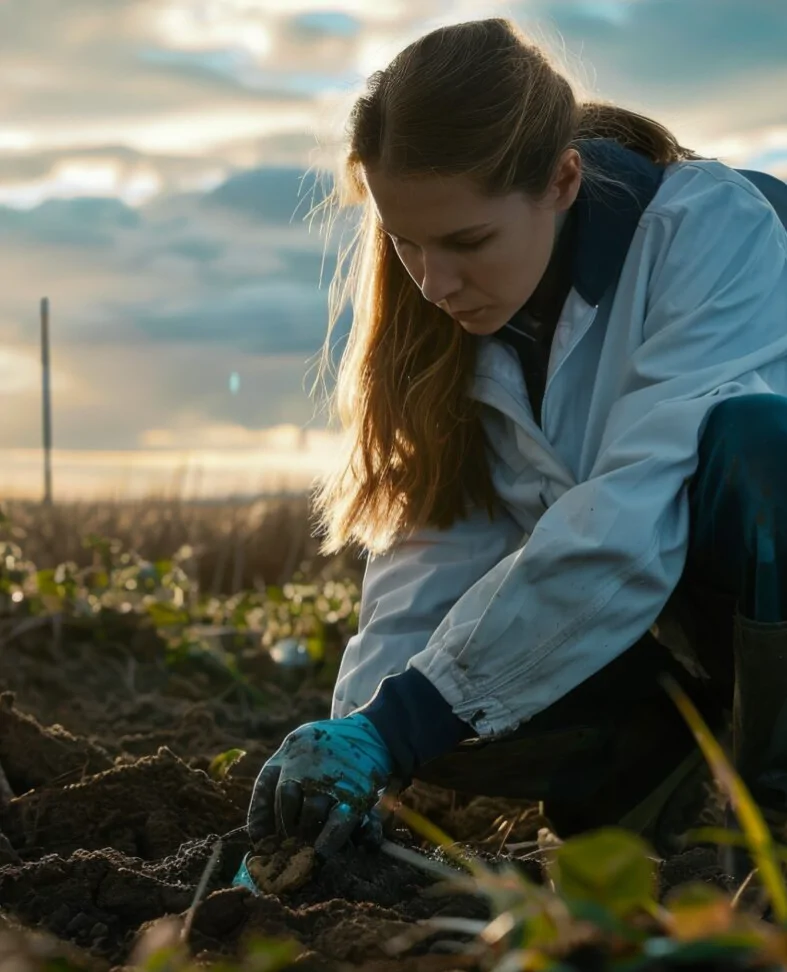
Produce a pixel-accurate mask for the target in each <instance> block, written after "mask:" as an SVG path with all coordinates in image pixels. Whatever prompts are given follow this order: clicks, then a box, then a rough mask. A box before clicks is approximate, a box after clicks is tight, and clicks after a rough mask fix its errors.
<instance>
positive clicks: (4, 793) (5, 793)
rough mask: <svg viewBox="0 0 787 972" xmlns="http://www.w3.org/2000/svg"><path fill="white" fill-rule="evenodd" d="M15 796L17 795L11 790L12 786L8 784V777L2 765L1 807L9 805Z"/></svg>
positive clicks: (0, 781) (0, 779)
mask: <svg viewBox="0 0 787 972" xmlns="http://www.w3.org/2000/svg"><path fill="white" fill-rule="evenodd" d="M15 796H16V794H15V793H14V791H13V790H12V789H11V784H10V783H9V782H8V777H7V776H6V775H5V770H4V769H3V764H2V763H0V807H4V806H6V805H7V804H9V803H10V802H11V801H12V800H13V799H14V797H15Z"/></svg>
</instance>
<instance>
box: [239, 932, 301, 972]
mask: <svg viewBox="0 0 787 972" xmlns="http://www.w3.org/2000/svg"><path fill="white" fill-rule="evenodd" d="M302 951H303V947H302V946H301V945H300V944H298V942H296V941H293V940H292V939H284V940H282V939H278V940H277V939H270V938H262V939H260V938H253V939H251V941H250V942H249V943H248V945H247V946H246V955H245V956H244V961H243V966H244V968H246V969H249V970H250V972H280V970H281V969H287V968H289V967H290V966H291V965H292V963H293V962H294V961H295V959H296V958H297V957H298V955H300V953H301V952H302Z"/></svg>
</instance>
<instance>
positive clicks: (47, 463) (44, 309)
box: [41, 297, 52, 506]
mask: <svg viewBox="0 0 787 972" xmlns="http://www.w3.org/2000/svg"><path fill="white" fill-rule="evenodd" d="M41 378H42V385H41V392H42V408H43V432H44V506H51V505H52V380H51V369H50V359H49V298H48V297H44V298H43V299H42V300H41Z"/></svg>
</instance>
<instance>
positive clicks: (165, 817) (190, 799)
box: [0, 747, 244, 860]
mask: <svg viewBox="0 0 787 972" xmlns="http://www.w3.org/2000/svg"><path fill="white" fill-rule="evenodd" d="M243 820H244V810H243V808H241V807H238V806H235V805H234V804H232V803H231V802H229V801H228V800H227V798H226V795H225V794H224V793H223V791H222V789H221V787H220V786H219V785H218V784H217V783H215V782H214V781H213V780H211V779H209V777H208V776H207V775H206V774H205V773H204V772H203V771H202V770H194V769H191V767H189V766H187V765H186V764H185V763H184V762H183V761H182V760H180V759H178V757H177V756H175V754H174V753H172V752H171V751H170V750H169V749H166V748H165V747H162V748H160V749H159V750H158V752H157V753H156V754H155V755H154V756H143V757H141V758H139V759H137V760H135V761H134V762H130V763H126V764H120V765H117V766H113V767H112V768H111V769H108V770H105V771H104V772H102V773H97V774H96V775H95V776H90V777H88V778H87V779H86V780H84V781H83V782H81V783H73V784H71V785H70V786H66V787H62V788H57V789H55V788H51V787H42V788H40V789H36V790H32V791H30V792H29V793H26V794H24V795H23V796H20V797H17V798H16V799H15V800H12V801H11V802H10V803H9V804H8V806H7V807H5V808H4V809H3V810H0V829H1V830H2V831H3V832H4V833H5V835H6V836H7V837H8V839H9V840H10V841H11V843H12V844H13V846H14V847H15V848H16V849H17V850H18V851H19V853H21V854H23V855H24V856H26V857H28V858H29V857H30V856H31V854H38V853H43V852H49V853H56V854H70V853H73V852H74V851H76V850H79V849H87V850H98V849H100V848H103V847H114V848H116V849H117V850H119V851H122V852H123V853H124V854H128V855H130V856H132V857H141V858H143V859H144V860H156V859H157V858H160V857H165V856H166V855H167V854H171V853H173V852H174V851H175V850H177V848H178V847H179V846H180V845H181V844H182V843H183V842H184V841H186V840H189V839H190V838H193V837H199V836H201V835H204V834H206V833H222V832H223V831H226V830H231V829H232V828H233V827H237V826H239V825H240V824H242V823H243Z"/></svg>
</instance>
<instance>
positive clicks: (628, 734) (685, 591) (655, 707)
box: [418, 395, 787, 834]
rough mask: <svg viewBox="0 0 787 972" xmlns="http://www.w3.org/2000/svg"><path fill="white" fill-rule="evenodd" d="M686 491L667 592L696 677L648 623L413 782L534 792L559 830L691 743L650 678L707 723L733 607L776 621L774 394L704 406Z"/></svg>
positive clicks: (512, 793) (786, 414)
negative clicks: (544, 703) (679, 546)
mask: <svg viewBox="0 0 787 972" xmlns="http://www.w3.org/2000/svg"><path fill="white" fill-rule="evenodd" d="M689 501H690V524H691V526H690V542H689V551H688V557H687V562H686V567H685V570H684V573H683V576H682V577H681V580H680V583H679V585H678V589H677V591H676V597H675V600H676V602H678V603H679V604H680V605H681V616H682V624H681V627H682V628H683V629H684V630H686V632H687V634H688V635H689V640H690V642H691V645H692V647H693V649H694V651H695V653H696V655H697V656H698V657H699V659H700V661H701V663H702V666H703V668H704V669H705V671H706V672H707V673H708V675H709V676H710V678H709V679H702V680H698V679H695V678H693V677H692V676H690V675H689V674H688V673H687V671H686V669H685V668H684V666H683V665H682V664H680V663H679V662H678V661H677V660H676V659H675V657H674V655H673V653H671V652H670V651H669V650H668V649H666V648H665V647H663V646H662V645H661V644H660V643H659V642H658V641H657V640H656V639H655V638H654V637H653V635H652V634H651V633H650V632H648V633H646V634H645V635H644V636H643V637H642V639H641V640H640V641H638V642H637V643H636V644H634V645H633V646H632V647H631V648H629V649H628V650H627V651H625V652H624V653H623V654H622V655H620V656H619V657H618V658H616V659H615V660H614V661H613V662H611V663H610V664H609V665H607V666H606V667H605V668H603V669H602V670H601V671H599V672H598V673H597V674H596V675H594V676H592V677H591V678H589V679H587V680H586V681H585V682H583V683H582V684H581V685H580V686H578V687H577V688H576V689H574V690H573V691H571V692H570V693H568V694H567V695H566V696H564V697H563V698H562V699H560V700H558V701H557V702H556V703H555V704H553V705H551V706H550V707H549V708H548V709H545V710H544V711H543V712H540V713H539V714H538V715H536V716H535V717H534V718H532V719H531V720H529V721H528V722H527V723H525V724H524V725H522V726H521V727H520V728H519V729H518V730H517V731H516V732H515V733H514V734H512V735H511V736H508V737H506V738H505V739H501V740H496V741H489V742H487V741H483V740H471V741H468V742H467V743H463V744H462V746H460V747H459V748H458V749H457V750H455V751H454V752H452V753H450V754H449V755H447V756H445V757H442V758H441V759H439V760H434V761H433V762H431V763H428V764H427V765H426V766H424V767H423V768H422V769H421V771H420V772H419V773H418V777H419V778H420V779H423V780H426V781H428V782H432V783H437V784H439V785H442V786H447V787H449V788H452V789H455V790H458V791H461V792H465V793H474V794H485V795H488V796H506V797H513V798H521V799H528V800H544V801H545V803H546V809H547V813H548V815H549V816H550V817H552V819H553V820H554V821H556V822H558V824H559V828H558V829H560V830H561V832H562V833H564V834H567V833H570V832H573V831H576V830H583V829H587V828H590V827H595V826H602V825H605V824H610V823H613V822H615V821H617V820H619V819H620V818H621V817H622V816H624V815H625V814H626V813H627V812H628V811H629V810H631V809H632V808H633V807H634V806H635V805H636V804H638V803H639V802H640V801H641V800H642V799H643V798H644V797H645V796H647V794H648V793H649V792H650V790H651V789H652V788H653V787H654V786H655V785H657V784H658V783H659V782H660V780H661V779H663V778H664V777H665V776H666V775H667V774H669V773H670V772H671V771H672V770H673V769H674V768H675V767H676V765H677V764H678V763H679V762H680V760H681V759H682V758H684V757H685V756H686V755H688V754H689V752H690V751H691V750H692V749H693V748H694V746H695V743H694V740H693V736H692V735H691V733H690V732H689V730H688V728H687V727H686V724H685V722H684V720H683V718H682V717H681V715H680V714H679V713H678V711H677V709H676V708H675V705H674V703H673V702H672V701H671V699H670V698H669V697H668V696H667V694H666V692H665V691H664V689H663V688H662V686H661V685H660V683H659V681H658V678H659V675H661V674H662V673H664V672H668V673H671V674H672V675H673V676H674V677H675V678H676V679H677V680H678V682H679V683H680V684H681V685H682V686H683V687H684V689H685V690H686V691H687V692H688V694H689V695H690V697H691V698H692V700H693V701H694V703H695V704H696V705H697V706H698V708H699V709H700V710H701V712H702V713H703V715H704V716H705V718H706V720H707V721H708V722H709V723H710V725H711V728H712V729H714V731H718V730H719V729H720V728H721V727H722V726H723V725H724V722H725V719H726V718H727V714H728V712H729V709H730V707H731V704H732V695H733V687H734V672H733V652H732V643H733V641H732V635H733V619H734V617H735V614H736V611H738V612H740V614H741V615H742V616H743V617H745V618H747V619H750V620H752V621H758V622H762V623H764V624H773V625H775V624H778V623H779V622H783V621H787V397H783V396H775V395H748V396H742V397H739V398H733V399H729V400H727V401H724V402H722V403H721V404H719V405H717V406H716V407H715V408H714V409H713V411H712V412H711V414H710V416H709V418H708V421H707V423H706V426H705V430H704V433H703V436H702V440H701V442H700V446H699V464H698V467H697V471H696V474H695V476H694V477H693V479H692V481H691V483H690V485H689ZM785 694H786V695H787V687H785Z"/></svg>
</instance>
